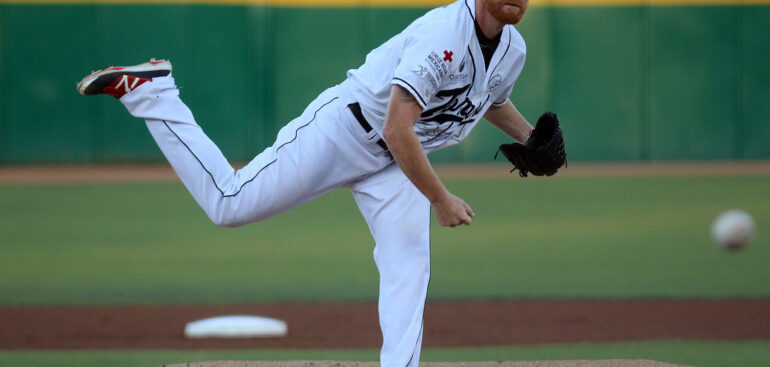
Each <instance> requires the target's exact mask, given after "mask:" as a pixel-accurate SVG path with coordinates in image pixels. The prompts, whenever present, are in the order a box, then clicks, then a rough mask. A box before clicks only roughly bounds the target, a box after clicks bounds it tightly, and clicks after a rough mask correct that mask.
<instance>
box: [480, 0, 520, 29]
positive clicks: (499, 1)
mask: <svg viewBox="0 0 770 367" xmlns="http://www.w3.org/2000/svg"><path fill="white" fill-rule="evenodd" d="M484 7H486V9H487V11H488V12H489V14H492V16H493V17H495V19H497V20H498V21H499V22H500V23H503V24H517V23H519V22H520V21H521V18H522V17H524V13H525V12H526V11H527V8H528V7H529V0H485V1H484Z"/></svg>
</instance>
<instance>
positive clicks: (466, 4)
mask: <svg viewBox="0 0 770 367" xmlns="http://www.w3.org/2000/svg"><path fill="white" fill-rule="evenodd" d="M465 7H466V8H468V14H470V15H471V19H473V21H474V22H475V21H476V17H474V16H473V12H472V11H471V7H470V5H468V0H465Z"/></svg>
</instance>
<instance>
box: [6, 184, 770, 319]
mask: <svg viewBox="0 0 770 367" xmlns="http://www.w3.org/2000/svg"><path fill="white" fill-rule="evenodd" d="M448 186H449V187H450V188H451V189H452V190H453V191H454V192H456V193H457V194H458V195H460V196H461V197H463V198H464V199H466V201H467V202H468V203H470V205H472V206H473V208H474V210H475V211H476V213H477V217H476V218H475V219H474V222H473V225H472V226H470V227H463V228H456V229H446V228H440V227H438V226H437V225H435V224H434V228H433V233H432V259H433V269H432V274H433V277H432V281H431V289H430V293H429V296H430V297H431V298H432V299H467V298H487V299H489V298H586V297H602V298H607V297H611V298H616V297H699V298H700V297H703V298H715V297H762V298H763V297H768V296H770V246H769V245H768V243H767V241H768V237H767V233H766V232H763V230H762V229H763V228H768V227H770V205H768V204H770V203H769V201H770V195H769V194H770V177H768V176H756V177H709V178H706V177H686V178H682V177H680V178H671V177H669V178H665V177H646V178H601V179H590V178H570V179H552V180H544V179H526V180H522V179H513V178H512V179H504V180H482V179H467V180H451V181H449V182H448ZM0 206H2V208H3V217H4V218H3V220H2V221H0V236H2V237H1V238H0V242H2V252H3V256H2V257H0V304H3V305H12V304H94V303H98V304H103V303H127V304H135V303H178V302H215V303H233V302H264V301H277V300H288V301H340V300H373V299H375V298H376V290H377V272H376V268H375V267H374V263H373V261H372V259H371V252H372V249H373V241H372V240H371V239H370V236H369V233H368V231H367V228H366V225H365V223H364V221H363V219H362V218H361V216H360V214H359V213H358V211H357V209H356V208H355V204H354V203H353V200H352V198H351V196H350V195H349V193H347V192H346V191H336V192H334V193H332V194H331V195H328V196H325V197H323V198H321V199H319V200H316V201H314V202H311V203H309V204H307V205H305V206H302V207H300V208H298V209H296V210H294V211H290V212H287V213H284V214H282V215H280V216H278V217H275V218H273V219H270V220H267V221H265V222H262V223H258V224H253V225H250V226H245V227H242V228H238V229H223V228H218V227H216V226H214V225H213V224H211V223H210V222H208V220H207V219H206V217H205V215H204V214H203V212H202V211H201V210H200V209H199V208H198V207H197V205H196V204H195V203H194V201H193V200H192V198H191V197H190V196H189V194H188V193H187V192H186V191H185V189H184V188H183V187H182V185H181V184H179V183H147V184H138V183H137V184H82V185H12V184H5V185H2V186H0ZM733 207H738V208H743V209H745V210H747V211H749V212H750V213H752V214H753V215H754V217H755V219H756V220H757V225H758V227H759V229H760V230H759V232H758V236H757V238H756V240H755V241H754V243H753V244H752V246H751V247H750V248H748V249H747V250H746V251H743V252H741V253H734V254H733V253H726V252H723V251H721V250H719V249H717V248H716V247H715V246H714V245H713V244H712V242H711V240H710V238H709V226H710V222H711V221H712V220H713V218H714V217H715V216H716V214H717V213H719V212H720V211H721V210H724V209H727V208H733Z"/></svg>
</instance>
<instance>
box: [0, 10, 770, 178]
mask: <svg viewBox="0 0 770 367" xmlns="http://www.w3.org/2000/svg"><path fill="white" fill-rule="evenodd" d="M427 10H428V9H419V8H404V9H394V8H387V9H378V8H368V7H367V8H281V7H264V6H227V7H221V6H215V5H159V6H154V5H8V4H2V5H0V162H3V163H25V162H113V161H136V160H139V161H150V160H152V161H155V160H162V159H163V158H162V155H161V154H160V152H159V150H158V148H157V147H156V146H155V143H154V142H153V141H152V138H151V137H150V136H149V134H148V133H147V131H146V128H145V126H144V124H143V123H142V122H141V121H138V120H137V119H135V118H133V117H131V116H129V114H128V113H126V111H125V109H124V108H123V107H122V106H121V105H120V104H119V103H117V102H115V101H111V100H110V97H97V98H85V97H81V96H79V95H78V94H77V93H76V92H75V88H74V86H75V83H76V82H77V81H78V80H80V78H82V77H83V76H84V75H85V74H86V73H87V72H88V71H89V70H92V69H96V68H102V67H105V66H107V65H109V64H111V63H114V64H133V63H139V62H143V61H146V60H147V59H149V58H150V57H157V58H168V59H170V60H171V61H172V62H173V63H174V76H175V78H176V81H177V84H178V85H179V86H180V87H181V95H182V98H183V100H184V101H185V102H186V103H187V104H188V105H189V106H190V108H191V109H192V110H193V112H194V114H195V116H196V118H197V120H198V121H199V123H200V124H201V126H203V128H204V130H205V131H206V132H207V133H208V134H209V135H210V136H211V138H212V139H213V140H214V141H215V142H216V143H217V144H218V145H219V146H220V147H221V149H222V151H223V152H224V153H225V155H226V156H227V157H229V158H230V159H232V160H249V159H251V158H252V157H253V156H254V155H255V154H257V153H258V152H260V151H262V150H263V149H264V148H265V147H266V146H268V145H269V144H271V143H272V141H273V139H274V136H275V134H276V132H277V131H278V129H279V128H280V127H281V126H283V125H285V124H286V123H288V122H289V121H290V120H291V119H293V118H294V117H296V116H298V115H299V114H300V113H301V112H302V110H303V109H304V108H305V107H306V106H307V104H308V103H309V102H310V101H311V100H313V99H314V98H315V97H316V96H317V95H318V94H319V93H321V92H322V91H323V90H324V89H326V88H328V87H330V86H332V85H334V84H336V83H339V82H341V81H343V80H344V79H345V73H346V71H347V70H349V69H352V68H356V67H358V66H359V65H361V64H362V63H363V62H364V59H365V56H366V54H367V53H368V52H369V51H370V50H371V49H372V48H374V47H376V46H378V45H380V44H381V43H382V42H384V41H386V40H387V39H389V38H390V37H392V36H393V35H395V34H396V33H398V32H400V31H401V30H403V29H404V27H405V26H407V25H408V24H409V23H411V22H412V21H413V20H414V19H415V18H417V17H419V16H420V15H422V14H423V13H424V12H425V11H427ZM768 27H770V6H768V5H758V6H746V7H738V6H689V7H684V6H680V7H670V6H666V7H633V6H629V7H625V6H624V7H549V8H537V7H536V8H533V9H531V10H530V11H529V12H528V15H527V17H526V18H525V19H524V21H523V22H522V23H521V24H520V25H519V26H518V29H519V31H520V32H521V33H522V35H523V36H524V38H525V40H526V42H527V48H528V50H527V51H528V53H527V62H526V65H525V68H524V72H523V74H522V75H521V77H520V79H519V81H518V83H517V85H516V86H515V88H514V91H513V95H512V98H511V99H512V101H513V102H514V104H515V105H516V106H517V107H518V108H519V110H520V111H521V112H522V113H523V114H524V115H525V116H526V117H528V118H529V119H530V121H531V122H533V123H534V121H535V120H536V119H537V117H538V116H539V115H540V114H541V113H542V112H543V111H545V110H552V111H554V112H556V113H557V114H559V116H560V117H561V119H562V122H563V125H564V131H565V135H566V140H567V150H568V152H569V157H570V160H572V161H581V160H590V161H603V160H648V159H653V160H672V159H734V158H770V144H767V141H768V140H770V124H768V123H767V121H768V120H767V116H768V115H770V88H768V85H770V69H768V68H767V67H766V66H765V65H766V64H767V62H766V60H768V59H769V58H770V48H768V47H767V45H768V44H770V33H768V32H767V29H768ZM506 140H508V138H507V137H505V136H503V135H502V134H501V133H499V132H498V131H496V130H495V129H494V128H492V127H490V126H489V124H487V123H486V122H482V123H481V124H480V126H478V127H477V128H476V131H474V132H473V133H472V134H471V135H470V137H469V138H468V140H467V141H466V142H464V143H463V144H461V145H460V146H459V147H457V148H453V149H449V150H446V151H441V152H437V153H435V154H432V155H431V159H432V160H434V161H437V162H447V161H489V160H490V159H491V158H490V157H491V155H492V154H493V153H494V148H495V147H496V146H497V145H498V144H500V143H501V142H503V141H506Z"/></svg>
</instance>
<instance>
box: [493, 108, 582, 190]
mask: <svg viewBox="0 0 770 367" xmlns="http://www.w3.org/2000/svg"><path fill="white" fill-rule="evenodd" d="M501 152H502V153H503V155H504V156H505V158H508V160H509V161H511V163H513V169H512V170H511V172H513V171H515V170H517V169H518V170H519V176H521V177H527V174H528V173H531V174H533V175H535V176H552V175H553V174H554V173H556V171H558V170H559V168H561V166H563V165H565V164H566V163H567V152H565V151H564V136H563V135H562V132H561V127H560V126H559V118H558V117H556V114H555V113H553V112H546V113H544V114H542V115H541V116H540V118H539V119H537V125H535V129H534V130H532V132H531V133H530V135H529V139H527V143H526V144H519V143H513V144H502V145H500V147H499V148H498V151H497V153H501ZM497 153H495V158H497Z"/></svg>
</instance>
